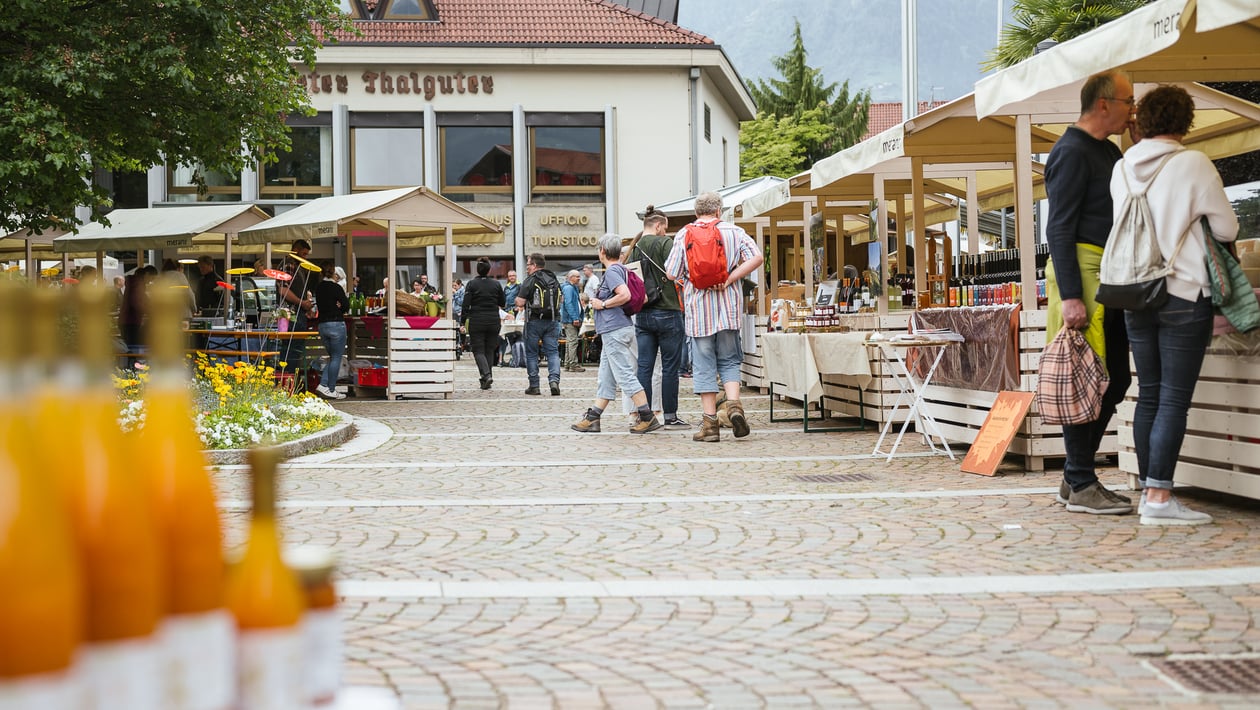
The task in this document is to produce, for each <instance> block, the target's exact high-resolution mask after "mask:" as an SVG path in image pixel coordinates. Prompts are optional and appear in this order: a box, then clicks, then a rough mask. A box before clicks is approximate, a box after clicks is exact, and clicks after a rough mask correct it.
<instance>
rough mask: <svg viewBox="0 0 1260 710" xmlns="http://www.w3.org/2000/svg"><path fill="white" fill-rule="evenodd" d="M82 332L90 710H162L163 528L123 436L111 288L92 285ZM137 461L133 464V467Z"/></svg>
mask: <svg viewBox="0 0 1260 710" xmlns="http://www.w3.org/2000/svg"><path fill="white" fill-rule="evenodd" d="M77 298H78V299H79V305H80V307H79V309H78V331H79V344H80V350H81V354H82V360H83V365H84V368H85V371H86V375H85V377H86V385H85V386H84V388H83V390H82V391H81V392H80V393H79V394H78V395H77V396H76V397H75V398H74V399H73V400H71V401H69V402H67V403H66V404H67V410H68V412H69V413H70V415H71V416H69V417H68V419H67V422H68V425H67V426H64V427H63V428H62V432H63V435H64V436H65V440H64V443H63V445H62V447H61V448H62V449H63V450H64V452H65V454H66V460H65V465H66V472H67V473H68V474H69V476H70V495H71V499H72V501H71V518H72V520H73V524H74V529H75V537H76V541H77V544H78V549H79V555H80V558H81V560H82V563H83V574H84V582H85V584H86V588H87V607H86V608H87V618H86V622H87V623H86V637H87V641H88V644H87V646H86V647H85V649H84V652H83V670H84V680H85V683H86V692H87V696H88V702H89V706H88V707H90V708H94V709H96V710H106V709H112V708H119V709H120V710H122V709H124V708H125V709H126V710H150V709H154V710H156V708H159V707H162V687H163V685H162V682H161V669H160V663H159V652H158V646H157V643H156V638H155V632H156V631H157V627H158V622H159V621H160V620H161V617H162V610H163V600H162V572H161V560H160V557H159V548H158V543H157V528H156V526H155V525H154V523H153V514H152V510H151V505H150V498H149V495H148V493H147V490H148V489H147V486H146V485H145V480H144V477H143V475H142V474H141V471H142V469H141V468H140V464H139V462H138V461H137V460H136V457H137V456H141V455H142V454H139V453H137V452H134V451H129V447H126V446H125V445H124V441H123V436H122V433H121V431H120V430H119V428H118V424H117V419H118V398H117V396H116V395H115V393H114V389H113V384H112V382H111V379H110V378H111V374H112V371H113V358H112V352H111V350H112V348H111V338H110V316H109V309H110V304H111V303H112V299H113V296H112V295H111V294H109V293H108V292H107V289H105V288H98V287H91V286H87V285H82V286H80V287H79V288H78V289H77ZM125 455H129V456H130V458H124V456H125Z"/></svg>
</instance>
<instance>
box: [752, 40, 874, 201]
mask: <svg viewBox="0 0 1260 710" xmlns="http://www.w3.org/2000/svg"><path fill="white" fill-rule="evenodd" d="M807 57H808V53H807V51H806V50H805V41H804V40H803V39H802V38H801V23H800V22H799V21H797V22H796V29H795V32H794V34H793V42H792V48H791V49H790V50H788V52H787V54H784V55H782V56H779V57H775V59H774V66H775V68H776V69H778V71H779V75H780V78H777V79H770V80H769V81H766V80H756V81H752V82H750V83H749V84H748V93H749V94H750V95H751V96H752V97H753V100H754V101H756V102H757V108H758V117H757V120H755V121H746V122H745V123H744V124H743V125H742V126H740V143H741V144H742V145H743V146H744V151H745V153H744V155H745V156H748V157H745V158H743V159H741V169H740V172H741V174H743V175H745V176H747V177H750V178H751V177H757V176H758V175H764V174H775V175H782V174H785V171H786V174H795V173H797V172H800V171H801V170H803V169H805V168H807V167H809V166H810V165H812V164H813V163H814V162H815V161H818V160H821V159H822V158H825V157H827V156H828V155H830V154H832V153H834V152H836V151H838V150H843V149H844V148H847V147H849V146H851V145H853V144H854V143H857V142H858V141H859V140H860V139H861V138H862V134H863V133H865V132H866V120H867V112H868V111H869V109H870V105H871V95H870V92H869V91H859V92H858V93H857V94H855V95H852V96H850V94H849V82H847V81H846V82H844V83H843V84H836V83H834V82H833V83H831V84H827V83H825V80H824V79H823V74H822V70H821V69H817V68H815V67H811V66H809V64H807V63H806V59H807ZM785 119H786V122H784V121H785ZM770 125H774V126H777V127H778V128H779V129H780V130H784V131H788V132H790V134H791V138H790V139H789V138H788V136H787V135H776V134H775V133H774V132H773V131H766V130H765V129H766V127H767V126H770ZM788 140H791V141H799V143H796V144H794V145H790V146H783V145H780V144H782V143H784V142H785V141H788ZM765 141H768V143H766V142H765ZM772 156H775V157H772ZM789 156H795V162H794V163H793V162H790V161H789ZM754 160H755V161H756V162H758V163H763V164H766V165H774V166H776V167H775V172H772V173H766V172H757V171H756V169H755V168H754V167H753V161H754ZM789 165H791V167H787V166H789Z"/></svg>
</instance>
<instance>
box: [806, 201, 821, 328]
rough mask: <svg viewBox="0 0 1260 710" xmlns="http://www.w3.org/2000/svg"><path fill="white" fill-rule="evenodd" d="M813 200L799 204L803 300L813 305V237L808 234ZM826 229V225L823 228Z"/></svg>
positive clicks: (812, 213)
mask: <svg viewBox="0 0 1260 710" xmlns="http://www.w3.org/2000/svg"><path fill="white" fill-rule="evenodd" d="M813 207H814V198H812V197H811V198H809V199H806V200H804V201H802V202H801V212H802V215H803V218H804V221H803V222H802V223H801V242H802V249H803V250H804V252H805V298H806V299H810V300H808V302H809V303H813V301H812V299H813V298H814V246H813V242H812V237H813V235H812V234H811V233H810V232H811V230H810V222H812V221H813V218H814V210H813ZM823 228H824V229H826V225H824V226H823Z"/></svg>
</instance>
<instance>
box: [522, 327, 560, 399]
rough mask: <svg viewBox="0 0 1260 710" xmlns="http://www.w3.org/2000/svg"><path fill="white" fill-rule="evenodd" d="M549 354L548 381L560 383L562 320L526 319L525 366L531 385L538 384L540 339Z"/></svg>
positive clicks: (543, 349) (545, 351)
mask: <svg viewBox="0 0 1260 710" xmlns="http://www.w3.org/2000/svg"><path fill="white" fill-rule="evenodd" d="M539 340H541V341H542V354H543V355H546V356H547V382H549V383H551V384H553V385H556V384H560V321H558V320H543V319H542V318H533V319H531V320H527V321H525V367H526V368H528V369H529V386H530V387H537V386H538V341H539Z"/></svg>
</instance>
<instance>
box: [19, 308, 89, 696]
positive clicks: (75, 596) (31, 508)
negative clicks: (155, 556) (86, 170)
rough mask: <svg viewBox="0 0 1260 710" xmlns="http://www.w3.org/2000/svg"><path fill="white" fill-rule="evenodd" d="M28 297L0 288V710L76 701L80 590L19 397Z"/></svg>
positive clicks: (58, 508) (61, 514)
mask: <svg viewBox="0 0 1260 710" xmlns="http://www.w3.org/2000/svg"><path fill="white" fill-rule="evenodd" d="M29 295H30V292H29V291H23V290H22V289H20V288H19V287H17V286H12V285H6V284H0V580H3V583H0V708H4V709H6V710H8V709H10V708H40V709H44V708H49V709H51V708H67V707H78V705H79V703H80V702H81V701H82V696H81V695H80V691H81V687H80V684H79V680H78V678H77V677H76V676H75V674H74V673H73V670H72V669H73V665H74V660H75V651H76V648H77V647H78V646H79V643H80V641H81V640H82V635H83V585H82V577H81V573H80V569H79V561H78V559H77V558H76V555H75V549H74V537H73V535H72V533H71V528H70V519H69V517H68V515H67V512H66V509H65V506H64V505H63V501H62V500H61V498H60V495H59V493H58V492H57V490H56V489H55V487H54V486H53V485H52V483H53V482H52V481H51V480H50V479H49V478H48V477H47V476H44V475H42V471H41V469H43V468H44V462H40V461H37V460H36V459H35V456H36V453H37V451H38V449H36V448H35V447H34V446H33V445H32V444H31V441H32V439H31V431H30V427H29V426H28V425H27V421H28V420H27V418H26V416H25V412H24V408H23V406H22V405H23V404H24V403H23V402H22V401H21V400H19V398H18V396H17V393H18V392H20V391H21V389H22V388H21V386H20V385H21V381H22V379H23V378H22V375H21V373H20V368H21V364H20V363H19V357H20V354H19V352H18V348H19V345H20V344H21V343H23V342H25V338H24V337H23V335H22V331H23V329H24V328H23V327H22V324H24V323H25V322H26V320H27V319H28V318H29V313H28V307H29V304H28V297H29Z"/></svg>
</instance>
